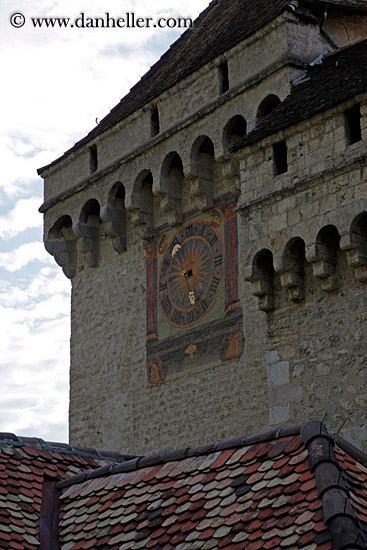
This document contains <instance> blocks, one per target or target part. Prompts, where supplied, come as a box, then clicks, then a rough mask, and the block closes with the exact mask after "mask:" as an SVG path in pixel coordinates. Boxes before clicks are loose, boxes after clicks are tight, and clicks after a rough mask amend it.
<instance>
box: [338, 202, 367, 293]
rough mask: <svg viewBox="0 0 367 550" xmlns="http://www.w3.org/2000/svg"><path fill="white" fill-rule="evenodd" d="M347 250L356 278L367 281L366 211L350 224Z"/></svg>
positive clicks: (345, 247)
mask: <svg viewBox="0 0 367 550" xmlns="http://www.w3.org/2000/svg"><path fill="white" fill-rule="evenodd" d="M348 241H349V242H348V244H347V245H344V247H343V248H344V249H346V250H347V261H348V265H350V266H351V267H353V268H354V270H355V276H356V278H357V279H358V280H359V281H361V282H362V283H366V282H367V212H365V211H364V212H361V213H360V214H358V216H356V217H355V218H354V220H353V221H352V223H351V226H350V232H349V238H348Z"/></svg>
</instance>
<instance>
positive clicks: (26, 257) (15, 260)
mask: <svg viewBox="0 0 367 550" xmlns="http://www.w3.org/2000/svg"><path fill="white" fill-rule="evenodd" d="M34 261H39V262H42V263H49V262H50V256H49V255H48V254H47V252H46V250H45V249H44V246H43V244H42V243H41V242H33V243H26V244H22V245H20V246H19V247H18V248H15V249H14V250H11V251H10V252H0V267H2V268H4V269H5V270H6V271H10V272H11V273H14V272H15V271H19V270H20V269H22V268H23V267H25V266H26V265H28V264H29V263H31V262H34Z"/></svg>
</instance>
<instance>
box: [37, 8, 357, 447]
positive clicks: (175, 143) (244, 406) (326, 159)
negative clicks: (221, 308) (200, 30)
mask: <svg viewBox="0 0 367 550" xmlns="http://www.w3.org/2000/svg"><path fill="white" fill-rule="evenodd" d="M296 23H297V20H296V18H295V17H293V16H292V15H291V14H287V15H286V16H283V17H281V18H278V19H277V20H276V21H275V22H273V23H272V24H270V25H268V26H267V27H266V28H265V29H262V30H261V31H259V32H258V33H256V36H253V37H250V39H248V40H247V41H245V43H242V44H240V45H238V46H236V47H235V48H233V49H232V50H231V51H230V52H227V54H228V55H227V54H226V56H225V58H226V59H228V64H229V78H230V90H229V91H228V92H227V93H226V94H224V95H222V96H220V95H219V79H218V66H219V64H220V63H221V62H222V61H223V59H224V57H223V58H222V57H221V58H220V59H217V60H215V61H213V62H211V63H209V64H208V65H207V66H205V67H203V68H201V69H200V70H199V71H198V72H197V73H196V74H195V75H192V76H190V77H188V78H187V79H185V80H184V81H182V82H180V83H179V84H177V85H176V86H174V87H173V88H172V89H171V90H169V91H167V92H165V93H164V94H162V96H161V97H160V98H159V101H158V103H157V104H158V106H159V110H160V114H161V120H160V122H161V134H160V135H158V136H156V137H154V138H151V137H150V109H151V106H152V105H153V104H155V102H152V105H147V106H145V107H144V108H143V109H140V110H138V111H137V112H136V113H134V114H133V115H131V116H130V117H127V119H125V120H123V121H122V122H121V123H119V124H117V125H116V126H115V127H114V128H113V129H111V130H109V131H108V132H106V133H105V134H104V135H103V136H101V137H99V138H97V140H96V144H97V151H98V170H97V171H96V173H95V174H90V166H89V150H88V147H84V148H81V149H80V150H77V151H75V152H74V153H72V154H71V155H69V156H67V157H66V158H65V159H62V160H61V161H60V162H59V163H58V164H57V165H54V166H51V167H50V168H49V169H48V171H47V173H46V184H45V200H46V201H48V205H47V210H46V213H45V241H46V246H48V245H47V243H48V242H49V241H50V242H51V244H50V245H49V251H50V252H51V253H52V254H54V256H55V259H56V261H58V263H59V264H60V265H61V266H62V267H63V269H64V272H65V273H66V274H67V275H68V276H69V277H70V278H71V279H72V318H71V323H72V335H71V371H70V385H71V390H70V440H71V442H72V443H74V444H79V445H83V444H84V445H90V446H94V447H96V448H106V447H107V448H113V449H119V450H123V451H124V452H125V453H129V452H131V453H149V452H153V451H155V450H157V449H164V448H177V447H181V446H188V445H198V444H200V443H203V442H205V441H209V440H216V439H219V438H229V437H232V436H237V435H242V434H244V433H251V432H258V431H260V430H262V429H266V428H267V427H268V426H269V424H270V425H274V426H277V425H281V424H295V423H298V422H302V421H304V420H309V419H310V418H311V417H318V418H322V417H323V416H324V414H325V413H326V414H327V417H326V419H327V421H328V423H329V425H330V426H331V427H332V428H333V429H337V428H338V427H339V426H340V425H341V423H342V421H344V419H345V417H346V415H349V420H348V423H347V424H346V425H345V427H344V432H343V433H344V435H345V437H347V438H349V439H352V440H353V441H354V442H356V443H358V444H359V445H360V446H362V447H363V446H364V447H365V446H366V440H367V429H366V427H365V426H366V418H365V412H364V410H365V397H364V394H365V383H366V377H367V371H366V369H365V366H364V365H365V363H366V354H365V351H364V350H365V346H364V339H365V336H366V334H365V333H366V326H365V313H364V309H365V305H366V301H367V295H366V288H367V287H366V284H365V283H364V282H362V280H361V279H363V269H362V270H361V269H360V270H359V272H358V273H359V278H358V276H356V261H355V250H354V249H353V247H352V244H353V243H351V242H350V226H351V224H352V222H353V220H355V218H356V217H357V216H358V215H359V214H360V213H362V212H363V211H364V210H366V211H367V189H366V183H365V181H366V167H365V161H364V159H363V155H364V156H365V155H366V145H365V144H366V139H367V122H366V121H367V116H366V115H367V110H366V101H365V100H366V98H365V97H360V98H357V99H356V101H360V103H361V114H362V137H363V141H361V142H358V143H355V144H353V145H350V146H348V145H347V141H346V135H345V122H344V110H345V109H346V108H349V107H350V106H352V104H354V103H355V100H353V101H350V102H349V103H347V104H345V105H341V106H339V107H336V108H334V109H332V110H330V111H328V112H325V113H322V114H319V115H316V116H314V117H313V118H312V119H310V120H307V121H305V122H302V123H301V124H298V125H296V126H295V127H292V128H289V129H287V130H285V131H284V132H282V133H280V134H278V135H274V136H271V137H269V138H266V139H264V140H262V141H260V142H259V143H256V144H254V145H249V146H247V147H245V148H244V149H242V150H240V151H238V153H237V154H236V155H233V154H231V153H230V152H229V150H228V144H227V143H226V141H225V138H224V136H225V128H226V127H227V124H228V122H229V121H230V120H231V119H232V117H234V116H235V115H241V116H243V117H244V119H246V121H247V123H249V125H250V127H251V125H252V126H253V124H254V122H255V120H256V117H257V112H258V108H259V105H260V103H261V102H262V100H263V99H264V98H265V97H267V96H268V95H269V94H275V95H277V96H278V97H279V98H280V99H281V100H284V99H285V98H286V97H287V95H288V94H289V93H290V91H291V84H290V82H291V78H292V76H294V74H295V73H297V72H299V71H300V70H301V69H303V66H302V65H301V64H300V61H305V60H308V61H311V60H312V59H314V58H315V57H317V56H318V55H319V54H320V53H321V51H322V49H323V48H324V47H325V44H326V42H325V39H324V38H323V37H320V34H319V30H318V27H317V26H315V25H311V24H306V23H299V22H298V23H297V24H296ZM288 58H292V60H293V61H292V62H290V61H289V59H288ZM295 60H298V61H295ZM204 137H207V138H209V140H210V142H211V143H212V145H213V149H214V155H213V158H212V157H211V156H210V154H209V157H210V159H209V160H208V159H206V160H207V161H208V162H210V163H212V164H210V166H211V167H212V174H211V177H212V182H211V184H212V186H211V189H210V190H208V189H207V187H205V185H204V184H203V181H204V183H205V177H204V178H203V176H202V174H198V171H200V162H198V160H197V158H195V150H196V149H195V147H196V144H197V143H198V140H199V142H201V141H200V140H202V139H203V138H204ZM280 140H285V141H286V143H287V154H288V170H287V171H286V173H284V174H282V175H279V176H274V171H273V147H272V146H273V144H274V143H276V142H278V141H280ZM173 153H177V154H178V155H179V158H180V161H181V162H182V181H181V184H182V185H181V188H180V189H181V192H182V196H181V197H180V198H179V199H177V196H175V192H176V191H175V190H173V188H172V185H171V184H172V178H171V180H170V178H169V177H166V175H165V167H166V161H167V159H169V158H171V156H170V155H172V154H173ZM176 168H177V166H176ZM148 176H149V178H151V181H152V190H153V193H154V196H153V195H152V196H150V200H151V204H149V205H147V203H146V202H145V203H144V204H143V202H142V200H141V195H142V188H143V187H142V186H143V182H144V181H145V179H144V178H146V177H148ZM149 181H150V180H149ZM116 184H119V185H121V184H122V185H123V186H124V189H125V198H124V203H125V208H126V210H125V208H124V209H123V210H118V208H120V206H121V205H120V203H121V202H122V201H123V199H122V198H121V196H122V195H121V196H120V198H118V197H117V198H118V200H116V201H115V202H113V201H114V200H115V199H116V196H114V198H113V201H112V202H111V190H113V189H114V188H115V186H116ZM170 185H171V187H170ZM60 193H63V195H59V194H60ZM227 195H230V196H231V197H232V199H233V198H235V197H237V198H238V208H237V231H238V254H239V259H238V266H237V267H238V272H239V273H238V293H239V299H240V303H241V306H242V312H243V338H244V350H243V353H242V355H240V356H238V357H235V358H230V359H229V360H225V361H224V360H221V359H220V358H219V357H218V356H214V355H213V354H212V353H211V351H212V350H208V354H207V356H203V355H201V356H200V360H195V355H194V356H193V358H192V360H191V362H190V361H189V359H188V358H187V360H186V362H185V364H184V367H185V368H181V366H180V365H181V363H179V361H178V360H177V361H178V363H177V366H176V368H173V369H171V370H170V371H169V373H167V374H166V376H165V377H164V378H163V377H162V379H161V380H160V381H159V383H157V384H153V383H152V379H151V377H149V373H147V341H146V336H147V308H146V305H147V295H148V293H149V292H150V289H149V280H148V277H147V267H146V245H147V243H150V242H151V241H152V239H153V238H155V237H156V233H157V232H159V231H162V228H163V229H167V227H168V226H169V225H170V224H171V225H176V226H179V225H180V224H182V223H184V222H187V220H189V219H191V217H192V216H199V217H200V215H202V216H203V215H204V214H203V213H202V211H201V210H200V208H203V204H204V203H205V201H206V203H207V205H208V204H214V203H215V202H216V201H220V200H224V199H223V198H224V197H226V196H227ZM88 205H89V207H88V208H89V210H88V209H87V210H85V208H84V207H85V206H88ZM152 206H153V209H152V212H151V211H150V209H151V207H152ZM204 210H205V212H207V210H208V206H206V207H205V209H204ZM86 212H87V213H86ZM88 212H89V214H88ZM116 213H117V214H118V215H119V216H121V218H120V224H119V223H117V222H116V220H118V218H116V219H115V218H114V216H115V215H116ZM88 216H89V218H90V219H88ZM175 216H176V218H175ZM66 218H67V220H66V221H65V219H66ZM102 218H103V219H102ZM122 218H123V221H121V220H122ZM59 220H64V222H63V223H64V226H63V229H62V231H63V234H62V236H61V237H60V235H59V236H58V237H57V239H59V240H57V239H56V238H55V235H56V234H57V232H58V231H59V230H60V228H59V226H58V221H59ZM328 225H334V226H335V227H336V228H337V230H338V231H339V234H340V236H341V240H340V250H338V251H337V252H335V255H334V256H335V258H336V261H335V263H332V262H331V263H330V261H329V262H328V261H327V260H329V259H330V258H329V257H328V256H327V254H328V251H327V250H326V251H324V252H325V254H326V256H325V258H326V259H325V258H323V257H321V256H320V251H319V250H318V249H317V246H316V242H317V236H318V233H319V231H320V230H321V229H322V228H323V227H325V226H328ZM71 227H73V228H74V229H73V231H74V236H73V235H72V230H71ZM65 228H66V229H65ZM126 229H127V231H126ZM125 233H126V242H125V240H124V237H125ZM65 235H66V236H67V238H68V239H69V240H68V242H67V243H66V245H65V240H64V237H65ZM76 236H77V237H78V239H77V238H76ZM296 237H298V238H301V239H303V241H304V243H305V255H306V257H305V260H304V262H303V275H302V280H301V281H300V280H299V277H300V275H299V273H298V272H297V271H296V272H294V270H293V271H292V269H291V268H290V267H289V266H288V265H287V266H286V265H285V260H284V251H285V248H286V246H287V244H288V243H289V242H290V241H291V240H292V239H294V238H296ZM348 239H349V240H348ZM125 248H126V250H125ZM262 250H268V251H269V252H270V253H271V254H272V258H273V269H275V272H274V274H273V280H272V283H271V284H270V283H269V281H268V280H267V279H266V277H265V279H263V280H261V279H260V280H259V278H256V277H257V274H256V273H254V258H255V257H256V255H257V254H258V253H259V252H260V251H262ZM322 250H323V249H322ZM353 254H354V256H353ZM334 256H333V258H334ZM352 256H353V257H352ZM357 256H358V255H357ZM335 258H334V259H335ZM351 258H352V259H351ZM353 258H354V260H353ZM353 261H354V264H353ZM359 267H361V266H359ZM328 269H330V270H331V272H330V273H329V272H328ZM360 272H361V273H360ZM358 273H357V275H358ZM248 279H249V280H248ZM297 284H298V286H297ZM301 287H302V288H301ZM254 294H256V296H255V295H254ZM264 304H265V306H266V307H265V306H264ZM259 305H260V306H261V307H260V308H259ZM263 309H266V311H263ZM189 333H190V330H189V329H182V335H183V338H184V337H185V335H187V334H189ZM209 336H210V335H209V334H208V338H209ZM171 359H172V358H171ZM174 359H175V358H174V357H173V359H172V361H173V362H174Z"/></svg>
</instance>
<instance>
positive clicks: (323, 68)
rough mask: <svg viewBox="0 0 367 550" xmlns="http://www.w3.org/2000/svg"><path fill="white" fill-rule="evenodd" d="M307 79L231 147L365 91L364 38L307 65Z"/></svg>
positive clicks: (366, 57) (366, 54)
mask: <svg viewBox="0 0 367 550" xmlns="http://www.w3.org/2000/svg"><path fill="white" fill-rule="evenodd" d="M307 77H308V78H309V79H308V80H305V82H301V83H299V84H297V85H296V86H295V87H294V88H293V90H292V92H291V94H290V95H289V96H288V97H286V99H285V100H284V101H283V102H282V103H280V104H279V105H278V106H277V107H276V108H275V109H274V111H272V112H271V114H270V115H268V116H267V117H266V118H264V119H263V120H262V121H261V122H259V124H258V126H257V127H256V128H255V129H254V130H253V131H252V132H250V133H249V134H248V136H246V137H245V138H243V139H242V140H241V141H240V142H239V143H238V144H236V145H235V146H234V147H233V150H235V151H237V150H238V149H241V148H242V147H244V146H246V145H248V144H250V143H254V142H256V141H258V140H260V139H262V138H265V137H267V136H270V135H272V134H275V133H276V132H278V131H280V130H283V129H285V128H288V127H289V126H292V125H293V124H296V123H298V122H301V121H302V120H306V119H308V118H310V117H311V116H313V115H315V114H317V113H319V112H322V111H325V110H326V109H330V108H331V107H333V106H334V105H338V104H340V103H343V102H344V101H347V100H348V99H350V98H352V97H354V96H356V95H358V94H360V93H363V92H366V91H367V40H363V41H362V42H359V43H357V44H354V45H353V46H349V47H346V48H341V49H340V50H337V51H336V52H334V53H331V54H328V55H327V56H326V57H325V59H324V60H323V63H322V64H321V65H315V66H314V67H310V68H309V69H308V74H307Z"/></svg>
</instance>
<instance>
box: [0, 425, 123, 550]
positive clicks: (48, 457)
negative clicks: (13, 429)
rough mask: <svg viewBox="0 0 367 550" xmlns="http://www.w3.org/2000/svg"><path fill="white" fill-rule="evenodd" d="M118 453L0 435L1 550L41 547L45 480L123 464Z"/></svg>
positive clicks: (23, 549)
mask: <svg viewBox="0 0 367 550" xmlns="http://www.w3.org/2000/svg"><path fill="white" fill-rule="evenodd" d="M125 458H131V457H124V456H123V455H120V454H119V453H98V452H97V451H95V450H94V449H89V448H79V449H75V448H73V447H71V446H70V445H66V444H62V443H55V444H54V443H46V442H45V441H43V440H42V439H32V438H22V439H19V438H18V437H16V436H15V435H13V434H3V433H1V434H0V548H7V549H9V548H13V549H15V550H16V549H19V550H25V549H26V550H34V549H36V548H38V547H39V544H40V523H41V521H42V520H41V516H42V515H43V514H44V507H43V505H42V502H43V501H44V492H43V491H44V480H45V479H50V480H54V485H55V484H56V483H57V481H59V480H60V479H64V478H67V477H69V476H73V475H75V474H77V473H79V472H80V471H84V470H90V469H95V468H100V467H101V466H103V465H105V464H109V465H110V464H111V461H114V462H116V461H123V460H124V459H125Z"/></svg>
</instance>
